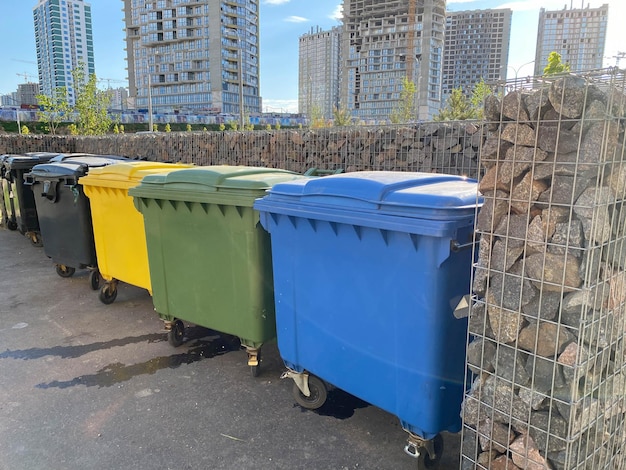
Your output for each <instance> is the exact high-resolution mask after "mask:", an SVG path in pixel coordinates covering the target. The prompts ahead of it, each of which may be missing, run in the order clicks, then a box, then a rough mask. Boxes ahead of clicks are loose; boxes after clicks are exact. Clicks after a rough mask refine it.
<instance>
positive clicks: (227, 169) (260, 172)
mask: <svg viewBox="0 0 626 470" xmlns="http://www.w3.org/2000/svg"><path fill="white" fill-rule="evenodd" d="M298 178H303V179H308V178H307V177H304V176H302V175H300V174H297V173H294V172H291V171H287V170H280V169H275V168H263V167H250V166H230V165H216V166H203V167H194V168H189V169H185V170H177V171H172V172H170V173H167V174H154V175H149V176H146V177H145V178H144V179H143V180H142V181H141V184H140V185H139V186H136V187H135V188H133V189H131V190H130V191H129V194H130V195H132V196H137V197H151V198H155V199H171V200H178V201H195V202H212V203H224V204H232V205H237V204H239V205H242V204H244V205H249V206H251V205H252V203H253V202H254V199H255V198H257V197H260V196H262V195H264V194H265V191H266V190H268V189H269V188H271V187H272V186H274V185H275V184H277V183H281V182H284V181H292V180H296V179H298Z"/></svg>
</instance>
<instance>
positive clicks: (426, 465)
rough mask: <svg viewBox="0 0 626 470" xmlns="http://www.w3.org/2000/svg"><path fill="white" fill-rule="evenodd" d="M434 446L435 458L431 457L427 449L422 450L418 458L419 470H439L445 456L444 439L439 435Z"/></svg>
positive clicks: (434, 439)
mask: <svg viewBox="0 0 626 470" xmlns="http://www.w3.org/2000/svg"><path fill="white" fill-rule="evenodd" d="M433 446H434V448H435V456H434V457H433V458H431V457H430V455H429V454H428V451H427V450H426V449H420V455H419V457H417V470H437V469H438V468H439V463H440V461H441V455H442V454H443V437H441V434H437V436H435V437H434V438H433Z"/></svg>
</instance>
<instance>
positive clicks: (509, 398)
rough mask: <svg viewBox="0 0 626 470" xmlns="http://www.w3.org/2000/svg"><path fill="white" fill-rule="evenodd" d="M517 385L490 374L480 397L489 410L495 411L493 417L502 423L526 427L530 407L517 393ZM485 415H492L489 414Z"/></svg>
mask: <svg viewBox="0 0 626 470" xmlns="http://www.w3.org/2000/svg"><path fill="white" fill-rule="evenodd" d="M515 389H516V386H515V385H514V384H511V383H510V382H507V381H505V380H502V379H500V378H498V377H496V376H489V377H488V378H487V379H486V380H485V382H484V384H483V385H482V387H480V397H481V400H482V402H483V403H484V404H486V405H487V407H488V408H487V410H490V411H492V412H493V419H494V421H496V422H499V423H502V424H507V425H508V424H515V425H516V427H519V428H522V429H525V428H526V426H524V423H527V422H528V415H529V413H530V407H529V406H528V404H527V403H524V401H522V399H521V398H519V397H518V396H517V394H516V393H515ZM483 416H490V415H489V414H487V415H483Z"/></svg>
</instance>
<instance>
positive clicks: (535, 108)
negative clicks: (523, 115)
mask: <svg viewBox="0 0 626 470" xmlns="http://www.w3.org/2000/svg"><path fill="white" fill-rule="evenodd" d="M523 99H524V103H525V104H526V109H527V110H528V116H529V119H530V120H531V121H538V120H540V119H541V118H542V117H543V114H544V112H545V111H546V110H547V109H548V107H549V106H550V102H549V100H548V90H547V89H546V90H540V89H538V90H534V91H533V92H531V93H525V94H524V96H523Z"/></svg>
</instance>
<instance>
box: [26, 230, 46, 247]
mask: <svg viewBox="0 0 626 470" xmlns="http://www.w3.org/2000/svg"><path fill="white" fill-rule="evenodd" d="M29 238H30V242H31V243H32V244H33V246H36V247H42V246H43V240H42V239H41V234H39V233H31V234H29Z"/></svg>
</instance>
